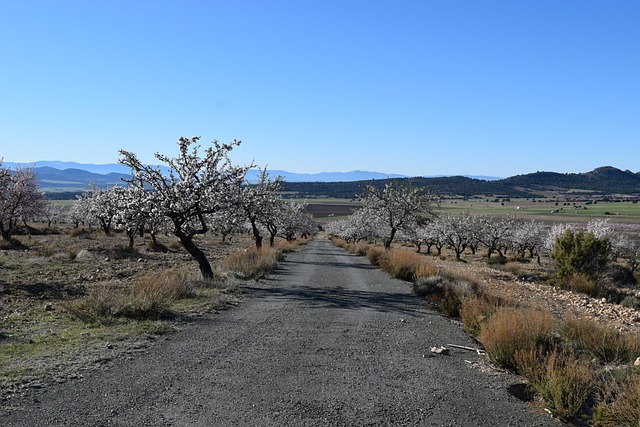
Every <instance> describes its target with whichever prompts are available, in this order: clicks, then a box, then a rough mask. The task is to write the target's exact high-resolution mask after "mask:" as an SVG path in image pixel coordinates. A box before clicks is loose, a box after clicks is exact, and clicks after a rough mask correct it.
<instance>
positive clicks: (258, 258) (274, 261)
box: [222, 248, 283, 280]
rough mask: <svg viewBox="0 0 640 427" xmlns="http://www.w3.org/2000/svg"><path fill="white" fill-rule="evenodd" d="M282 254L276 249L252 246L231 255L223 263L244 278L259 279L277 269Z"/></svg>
mask: <svg viewBox="0 0 640 427" xmlns="http://www.w3.org/2000/svg"><path fill="white" fill-rule="evenodd" d="M282 256H283V255H282V253H281V252H280V251H278V250H276V249H272V248H262V249H259V250H258V249H255V248H251V249H245V250H244V251H242V252H236V253H234V254H231V255H229V256H228V257H227V258H225V259H224V260H223V261H222V265H223V266H224V267H225V268H227V269H229V270H231V271H233V272H234V273H235V274H237V275H238V276H239V277H241V278H243V279H253V280H259V279H260V278H262V277H264V276H266V275H267V274H269V273H270V272H271V271H273V270H275V269H276V267H277V266H278V261H280V260H282Z"/></svg>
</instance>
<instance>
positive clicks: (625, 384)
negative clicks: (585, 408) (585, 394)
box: [593, 370, 640, 427]
mask: <svg viewBox="0 0 640 427" xmlns="http://www.w3.org/2000/svg"><path fill="white" fill-rule="evenodd" d="M603 394H604V397H603V399H602V401H601V402H600V403H599V404H598V406H597V407H596V410H595V414H594V417H593V425H594V426H597V427H618V426H636V427H637V426H638V425H640V373H639V372H638V371H637V370H635V371H634V372H632V373H630V374H629V375H628V376H627V377H626V378H625V379H624V380H623V381H621V382H617V381H612V382H610V383H608V384H607V385H606V386H605V389H604V390H603Z"/></svg>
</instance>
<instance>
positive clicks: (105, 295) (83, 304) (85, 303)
mask: <svg viewBox="0 0 640 427" xmlns="http://www.w3.org/2000/svg"><path fill="white" fill-rule="evenodd" d="M125 304H126V299H125V295H124V294H123V293H122V292H120V291H118V290H117V289H116V288H114V287H113V286H111V285H101V286H98V287H96V288H94V289H93V290H92V291H91V292H90V293H89V294H88V295H87V296H85V297H82V298H79V299H75V300H71V301H68V302H66V303H65V304H63V307H64V308H65V309H66V310H67V312H68V313H69V314H70V315H71V316H72V317H75V318H76V319H79V320H81V321H83V322H85V323H96V324H100V325H106V324H111V323H113V322H114V321H115V319H116V317H118V316H119V315H120V313H121V311H122V307H124V306H125Z"/></svg>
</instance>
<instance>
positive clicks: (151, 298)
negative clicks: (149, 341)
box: [64, 270, 195, 325]
mask: <svg viewBox="0 0 640 427" xmlns="http://www.w3.org/2000/svg"><path fill="white" fill-rule="evenodd" d="M193 296H195V291H194V280H193V278H192V277H189V276H187V275H185V274H184V272H182V271H180V270H177V271H168V272H162V273H161V272H152V273H148V274H145V275H144V276H142V277H140V278H139V279H137V280H136V281H135V282H134V284H133V289H131V290H130V291H128V290H127V289H122V288H119V287H116V286H114V285H112V284H110V283H106V284H103V285H101V286H97V287H95V288H93V289H92V290H91V291H90V292H89V294H88V295H87V296H85V297H82V298H79V299H76V300H71V301H68V302H66V303H65V304H64V307H65V308H66V310H67V312H68V313H69V314H71V315H72V316H73V317H75V318H77V319H79V320H82V321H84V322H86V323H94V324H100V325H108V324H112V323H114V322H115V321H116V320H117V319H118V318H129V319H137V320H156V319H161V318H164V317H168V316H171V315H172V314H173V312H172V310H171V306H172V304H173V303H174V302H175V301H176V300H178V299H182V298H189V297H193Z"/></svg>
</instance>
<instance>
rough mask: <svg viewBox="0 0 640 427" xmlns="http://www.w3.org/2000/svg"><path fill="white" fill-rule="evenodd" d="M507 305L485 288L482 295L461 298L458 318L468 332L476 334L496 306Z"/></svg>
mask: <svg viewBox="0 0 640 427" xmlns="http://www.w3.org/2000/svg"><path fill="white" fill-rule="evenodd" d="M507 305H508V304H507V303H506V302H505V301H504V300H503V299H501V298H498V297H496V296H495V295H493V293H490V292H486V290H485V292H484V293H483V294H482V295H479V296H473V297H467V298H463V299H462V302H461V306H460V319H461V320H462V323H464V326H465V328H466V329H467V331H468V332H469V333H470V334H472V335H478V334H480V330H481V329H482V326H483V325H484V324H485V323H487V321H489V319H490V318H491V316H493V314H494V313H495V312H496V311H498V308H500V307H504V306H507Z"/></svg>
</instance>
